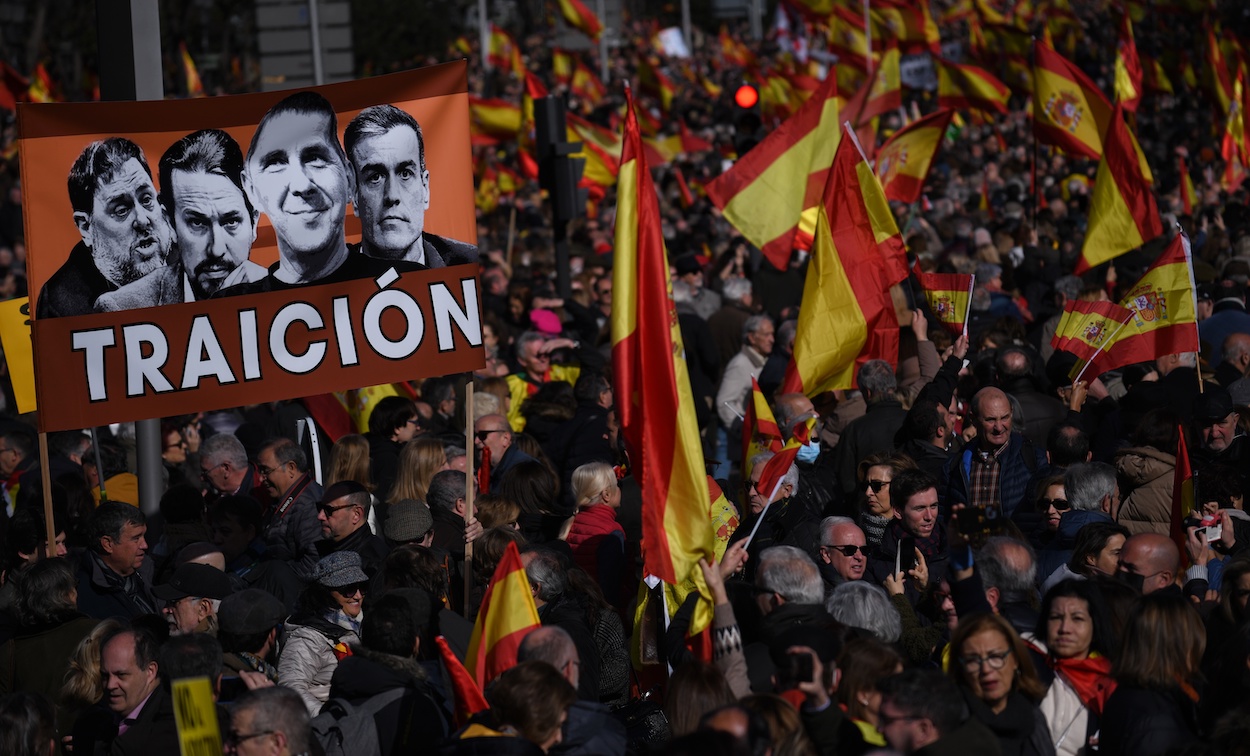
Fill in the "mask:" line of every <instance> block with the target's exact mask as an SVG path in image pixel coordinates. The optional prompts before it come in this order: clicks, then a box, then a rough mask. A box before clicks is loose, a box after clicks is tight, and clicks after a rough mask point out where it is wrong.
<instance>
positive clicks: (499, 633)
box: [464, 543, 542, 690]
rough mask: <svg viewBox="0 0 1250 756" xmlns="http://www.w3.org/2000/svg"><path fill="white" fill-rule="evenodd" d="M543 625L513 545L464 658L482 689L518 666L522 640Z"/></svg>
mask: <svg viewBox="0 0 1250 756" xmlns="http://www.w3.org/2000/svg"><path fill="white" fill-rule="evenodd" d="M541 624H542V622H541V621H540V620H539V619H538V607H537V606H535V605H534V596H533V594H531V593H530V581H529V578H528V577H527V576H526V575H525V565H524V564H522V563H521V552H520V551H519V550H518V549H517V546H516V544H515V543H509V544H508V547H507V548H506V549H504V552H503V558H502V559H500V560H499V566H498V567H496V568H495V574H494V575H493V576H492V577H491V579H490V584H489V585H487V586H486V594H485V595H484V596H483V597H482V607H481V609H479V610H478V613H477V621H476V622H474V623H473V634H472V635H471V636H469V653H468V654H466V655H465V659H464V662H465V667H467V668H468V670H469V672H470V673H471V674H472V675H473V679H474V680H475V681H476V682H477V686H478V688H479V689H480V690H485V689H486V685H487V683H489V682H490V681H491V680H494V679H495V678H496V677H498V676H499V675H500V674H501V673H503V672H504V671H505V670H508V669H510V668H512V667H515V666H516V652H517V648H519V647H520V645H521V641H522V640H523V639H524V638H525V636H526V635H527V634H528V633H529V632H530V631H531V630H533V629H535V628H537V627H538V626H539V625H541Z"/></svg>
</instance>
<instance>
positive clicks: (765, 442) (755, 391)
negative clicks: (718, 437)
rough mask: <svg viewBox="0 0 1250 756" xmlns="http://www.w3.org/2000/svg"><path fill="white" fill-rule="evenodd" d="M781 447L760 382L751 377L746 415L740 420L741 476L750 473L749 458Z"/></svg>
mask: <svg viewBox="0 0 1250 756" xmlns="http://www.w3.org/2000/svg"><path fill="white" fill-rule="evenodd" d="M781 447H782V438H781V429H780V428H778V427H777V419H776V418H775V417H774V416H773V410H772V408H771V407H769V406H768V400H767V399H765V398H764V392H763V391H760V384H759V382H758V381H756V380H755V379H754V378H752V379H751V401H749V402H747V406H746V416H745V417H744V418H743V421H742V477H743V478H748V477H750V475H751V458H752V457H754V456H755V455H756V454H759V453H761V452H766V451H770V452H779V451H781Z"/></svg>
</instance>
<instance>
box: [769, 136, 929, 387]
mask: <svg viewBox="0 0 1250 756" xmlns="http://www.w3.org/2000/svg"><path fill="white" fill-rule="evenodd" d="M844 128H845V129H846V131H847V132H850V133H846V134H843V135H842V139H841V142H840V143H839V144H838V150H837V153H836V154H835V156H834V159H833V167H832V168H831V169H830V171H829V180H828V181H827V182H826V183H825V190H824V193H823V195H822V197H821V201H820V204H819V205H818V206H817V217H816V234H815V242H814V244H813V246H812V260H811V263H810V265H809V267H808V269H807V280H806V281H805V282H804V284H803V300H802V306H801V307H800V308H799V325H798V332H797V334H796V336H795V340H794V356H793V358H792V359H791V360H790V365H789V367H788V368H787V369H786V378H785V383H784V387H783V389H782V390H783V391H786V392H802V393H804V394H807V395H808V396H815V395H816V394H819V393H822V392H824V391H830V390H833V389H845V388H852V387H854V386H855V376H856V372H857V368H858V366H859V365H862V364H863V363H865V362H867V361H868V360H872V359H884V360H889V361H890V362H891V363H894V362H897V361H898V343H899V335H898V318H897V317H895V315H894V302H893V300H892V299H891V297H890V287H891V286H893V285H894V284H896V283H899V282H900V281H902V280H903V279H905V278H906V277H907V267H906V266H907V263H906V252H905V250H904V247H903V240H902V237H901V236H900V235H899V231H898V226H897V225H896V224H895V222H894V216H893V215H891V214H890V206H889V203H888V202H887V200H886V198H885V192H883V191H882V190H881V184H880V183H879V182H878V181H877V177H876V176H875V175H874V174H873V172H872V168H870V167H869V166H868V161H867V160H866V159H865V158H864V155H863V151H862V150H861V149H860V147H859V142H858V140H857V139H856V138H855V135H854V133H853V132H851V129H850V124H846V125H845V126H844Z"/></svg>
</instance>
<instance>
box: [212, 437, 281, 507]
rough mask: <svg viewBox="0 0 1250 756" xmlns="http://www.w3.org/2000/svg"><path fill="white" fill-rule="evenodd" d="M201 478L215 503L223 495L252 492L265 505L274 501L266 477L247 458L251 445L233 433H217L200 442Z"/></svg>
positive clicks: (249, 493) (250, 494)
mask: <svg viewBox="0 0 1250 756" xmlns="http://www.w3.org/2000/svg"><path fill="white" fill-rule="evenodd" d="M200 481H201V482H202V483H203V484H204V495H205V498H206V500H207V501H208V502H209V503H210V504H211V503H212V502H213V500H214V499H217V498H218V497H221V496H251V497H252V498H253V499H256V500H257V501H259V502H260V503H261V506H262V507H263V506H265V505H267V504H269V502H270V501H272V498H273V497H272V496H271V495H270V493H269V490H268V489H267V488H266V487H265V479H264V478H263V477H262V476H261V474H260V471H259V470H257V469H256V465H253V464H252V463H250V462H248V461H247V449H245V448H244V446H243V442H242V441H240V440H239V439H238V438H237V437H236V436H235V435H234V434H233V433H216V434H214V435H212V436H209V437H208V438H207V439H205V440H204V443H202V444H200Z"/></svg>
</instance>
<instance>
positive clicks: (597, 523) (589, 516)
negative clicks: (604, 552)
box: [567, 504, 625, 578]
mask: <svg viewBox="0 0 1250 756" xmlns="http://www.w3.org/2000/svg"><path fill="white" fill-rule="evenodd" d="M613 533H619V534H620V538H621V544H620V546H619V547H617V548H616V551H620V552H621V554H622V555H621V556H620V557H618V561H619V559H623V558H624V556H623V550H624V538H625V529H624V528H622V527H621V525H620V523H618V522H617V521H616V510H614V509H613V508H612V507H610V506H608V505H607V504H593V505H591V506H589V507H583V508H581V509H579V510H577V514H575V515H573V525H572V526H571V527H570V528H569V535H568V538H567V540H568V544H569V548H570V549H572V550H573V560H574V561H575V562H577V566H578V567H581V568H582V569H583V570H586V572H587V574H589V575H590V576H591V577H593V578H598V577H599V564H600V553H599V551H600V548H601V547H602V546H603V543H604V541H606V540H608V538H609V536H611V535H612V534H613Z"/></svg>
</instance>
